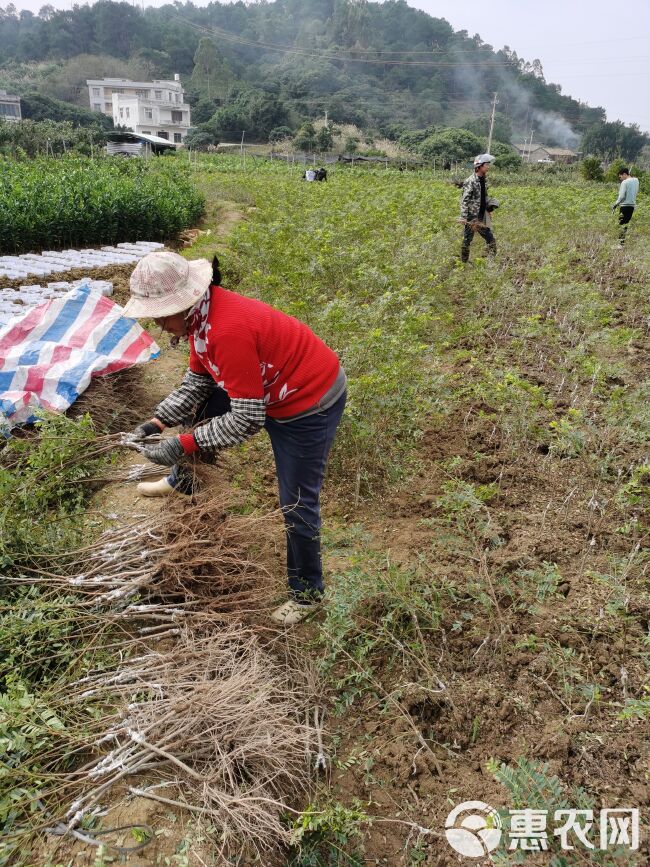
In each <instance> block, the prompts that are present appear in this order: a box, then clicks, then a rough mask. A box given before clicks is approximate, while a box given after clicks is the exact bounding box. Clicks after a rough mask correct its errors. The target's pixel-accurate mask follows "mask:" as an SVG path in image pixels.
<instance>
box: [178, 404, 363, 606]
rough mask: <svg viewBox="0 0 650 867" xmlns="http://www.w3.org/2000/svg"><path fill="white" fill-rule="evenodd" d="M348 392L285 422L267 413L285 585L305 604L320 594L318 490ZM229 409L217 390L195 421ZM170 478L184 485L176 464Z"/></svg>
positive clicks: (317, 597) (180, 485)
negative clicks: (283, 537)
mask: <svg viewBox="0 0 650 867" xmlns="http://www.w3.org/2000/svg"><path fill="white" fill-rule="evenodd" d="M346 396H347V395H346V394H345V393H344V394H342V395H341V397H340V398H339V399H338V400H337V402H336V403H335V404H334V405H333V406H331V407H330V408H329V409H327V410H322V411H321V412H317V413H315V414H314V415H309V416H306V417H305V418H300V419H296V420H295V421H289V422H285V423H284V424H281V423H280V422H279V421H277V420H276V419H273V418H271V417H270V416H267V418H266V424H265V425H264V426H265V428H266V430H267V432H268V434H269V436H270V438H271V446H272V447H273V455H274V457H275V466H276V470H277V474H278V488H279V493H280V506H281V507H282V511H283V514H284V523H285V528H286V533H287V574H288V577H289V588H290V590H291V592H292V594H293V595H294V596H295V597H296V598H297V599H298V600H299V601H304V602H309V601H312V600H314V599H319V598H320V597H321V596H322V595H323V565H322V561H321V544H320V528H321V516H320V490H321V487H322V484H323V478H324V476H325V467H326V464H327V457H328V455H329V451H330V448H331V446H332V443H333V442H334V436H335V435H336V428H337V427H338V424H339V422H340V420H341V416H342V415H343V410H344V408H345V401H346ZM229 409H230V399H229V398H228V395H227V394H226V392H225V391H224V390H223V389H221V388H215V389H214V391H213V393H212V394H211V395H210V397H209V398H208V400H207V401H206V403H205V404H204V405H203V406H202V407H201V408H200V409H199V411H198V412H197V413H196V415H195V417H194V419H193V423H194V424H197V423H198V422H199V421H202V420H204V419H209V418H214V417H215V416H218V415H223V414H224V413H226V412H228V411H229ZM169 482H170V484H172V485H174V486H175V487H176V486H177V487H179V489H180V490H182V489H183V488H182V478H181V477H180V476H179V473H178V471H177V469H176V468H174V470H172V473H171V475H170V477H169Z"/></svg>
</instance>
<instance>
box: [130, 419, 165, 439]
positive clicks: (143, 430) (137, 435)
mask: <svg viewBox="0 0 650 867" xmlns="http://www.w3.org/2000/svg"><path fill="white" fill-rule="evenodd" d="M163 430H164V428H163V427H162V426H161V425H160V424H159V423H158V422H156V421H154V420H153V419H151V421H144V422H142V424H139V425H138V426H137V428H136V429H135V430H134V431H133V433H132V434H131V436H130V438H131V439H132V440H134V441H135V442H141V441H142V440H144V439H146V438H147V437H150V436H152V435H153V434H159V433H162V431H163Z"/></svg>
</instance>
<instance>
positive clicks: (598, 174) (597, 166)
mask: <svg viewBox="0 0 650 867" xmlns="http://www.w3.org/2000/svg"><path fill="white" fill-rule="evenodd" d="M580 174H581V175H582V177H583V178H584V179H585V180H586V181H602V180H603V179H604V177H605V174H604V172H603V167H602V165H601V163H600V160H599V159H598V157H585V159H584V160H583V161H582V162H581V163H580Z"/></svg>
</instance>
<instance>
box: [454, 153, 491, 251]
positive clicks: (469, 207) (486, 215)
mask: <svg viewBox="0 0 650 867" xmlns="http://www.w3.org/2000/svg"><path fill="white" fill-rule="evenodd" d="M493 161H494V157H493V156H491V155H490V154H480V156H477V157H476V159H475V160H474V173H473V174H471V175H470V176H469V177H468V178H467V179H466V181H465V183H464V184H463V195H462V197H461V200H460V222H461V223H463V224H464V226H465V229H464V231H463V243H462V246H461V248H460V258H461V261H462V262H467V261H468V260H469V246H470V244H471V243H472V241H473V240H474V234H475V232H478V233H479V235H480V236H481V237H482V238H483V240H484V241H485V243H486V244H487V248H488V254H489V255H490V256H494V255H496V252H497V243H496V240H495V238H494V235H493V234H492V229H491V225H492V218H491V217H490V213H491V211H492V210H494V208H495V207H497V203H496V202H495V200H493V199H490V197H489V196H488V191H487V183H486V180H485V176H486V175H487V173H488V169H489V168H490V163H492V162H493Z"/></svg>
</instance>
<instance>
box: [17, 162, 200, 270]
mask: <svg viewBox="0 0 650 867" xmlns="http://www.w3.org/2000/svg"><path fill="white" fill-rule="evenodd" d="M203 207H204V198H203V196H202V195H201V193H200V192H199V191H198V190H197V189H196V188H195V187H194V185H193V184H192V182H191V180H190V179H189V178H188V177H187V175H186V174H185V172H184V170H183V168H182V167H181V165H180V163H179V162H178V161H177V160H175V159H173V158H169V159H167V160H164V161H163V160H152V161H150V162H146V163H145V162H142V161H140V160H130V161H126V160H125V161H120V160H117V159H99V160H97V159H96V160H94V161H92V160H90V159H88V158H86V157H79V156H70V157H67V158H62V159H58V160H51V159H49V160H46V159H42V160H31V161H30V162H24V163H17V162H13V161H10V160H2V161H1V162H0V211H1V212H2V215H3V219H2V220H1V221H0V254H7V253H24V252H28V251H30V250H39V249H43V248H46V249H54V248H59V247H75V246H85V245H89V244H97V243H106V244H110V243H115V242H118V241H137V240H140V239H147V240H164V239H166V238H169V237H170V236H172V235H174V234H175V233H176V232H178V231H180V230H181V229H184V228H186V227H187V226H191V225H193V224H194V223H195V222H196V220H197V219H198V218H199V217H200V216H201V214H202V213H203Z"/></svg>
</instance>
